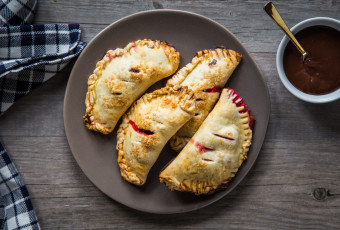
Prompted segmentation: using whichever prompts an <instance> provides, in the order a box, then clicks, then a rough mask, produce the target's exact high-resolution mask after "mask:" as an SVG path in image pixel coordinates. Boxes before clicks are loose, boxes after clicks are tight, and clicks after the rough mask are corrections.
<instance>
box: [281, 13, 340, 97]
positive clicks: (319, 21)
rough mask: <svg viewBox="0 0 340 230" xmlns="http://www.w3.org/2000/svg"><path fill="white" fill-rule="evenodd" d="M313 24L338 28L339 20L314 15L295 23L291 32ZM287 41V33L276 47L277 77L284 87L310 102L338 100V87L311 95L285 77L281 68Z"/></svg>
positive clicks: (339, 91)
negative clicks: (320, 93)
mask: <svg viewBox="0 0 340 230" xmlns="http://www.w3.org/2000/svg"><path fill="white" fill-rule="evenodd" d="M315 25H324V26H329V27H332V28H334V29H337V30H340V20H337V19H334V18H329V17H314V18H309V19H306V20H303V21H301V22H299V23H297V24H296V25H295V26H293V27H292V28H291V31H292V33H293V34H295V33H297V32H299V31H301V30H303V29H305V28H307V27H310V26H315ZM288 42H289V38H288V36H287V35H284V37H283V38H282V40H281V42H280V45H279V47H278V49H277V53H276V68H277V71H278V74H279V77H280V79H281V82H282V83H283V85H284V86H285V87H286V89H287V90H288V91H289V92H290V93H292V94H293V95H294V96H296V97H297V98H299V99H301V100H303V101H306V102H310V103H328V102H332V101H335V100H338V99H339V98H340V89H337V90H336V91H333V92H331V93H328V94H322V95H312V94H307V93H304V92H302V91H301V90H299V89H297V88H296V87H295V86H294V85H293V84H292V83H291V82H290V81H289V80H288V78H287V76H286V74H285V72H284V68H283V54H284V51H285V48H286V46H287V44H288Z"/></svg>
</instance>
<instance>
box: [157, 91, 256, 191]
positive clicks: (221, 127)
mask: <svg viewBox="0 0 340 230" xmlns="http://www.w3.org/2000/svg"><path fill="white" fill-rule="evenodd" d="M253 123H254V119H253V117H252V116H251V114H250V110H248V109H247V108H246V105H245V103H244V101H243V99H242V98H241V97H240V96H239V95H238V94H237V93H236V92H235V91H234V90H232V89H223V92H222V94H221V98H220V100H219V101H218V102H217V104H216V106H215V107H214V109H213V110H212V111H211V113H210V114H209V115H208V117H207V118H206V119H205V121H204V122H203V124H202V125H201V127H200V128H199V130H198V131H197V133H196V134H195V135H194V136H193V137H192V138H191V140H190V141H189V143H188V144H187V145H186V146H185V147H184V149H183V150H182V151H181V152H180V153H179V155H178V156H177V157H176V158H175V160H173V161H172V163H171V164H169V165H168V166H167V167H166V168H165V169H164V170H163V171H162V172H161V173H160V181H161V182H162V183H165V184H166V186H168V188H169V189H171V190H178V191H183V192H184V191H186V192H191V193H195V194H196V195H200V194H210V193H213V192H215V191H216V190H218V189H221V188H225V187H226V186H227V184H228V182H229V181H230V180H231V179H232V178H233V177H234V176H235V174H236V172H237V171H238V169H239V167H240V166H241V164H242V162H243V161H244V160H245V159H246V158H247V153H248V150H249V147H250V145H251V141H252V126H253Z"/></svg>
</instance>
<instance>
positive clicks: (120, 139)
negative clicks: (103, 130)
mask: <svg viewBox="0 0 340 230" xmlns="http://www.w3.org/2000/svg"><path fill="white" fill-rule="evenodd" d="M166 95H178V96H180V97H183V99H182V100H188V101H189V100H193V99H194V98H195V97H194V93H193V91H192V90H190V89H188V87H187V86H175V87H164V88H161V89H158V90H155V91H154V92H152V93H148V94H145V95H144V96H142V97H141V98H140V99H139V100H137V101H136V102H135V103H134V104H133V105H132V106H131V108H130V109H129V111H128V112H127V113H125V114H124V116H123V118H122V123H121V125H120V127H119V129H118V131H117V146H116V149H117V152H118V165H119V168H120V171H121V175H122V177H123V178H124V179H125V180H126V181H128V182H131V183H133V184H136V185H143V184H144V183H145V181H143V180H142V179H141V178H140V177H138V175H137V174H136V173H135V172H134V171H133V170H132V169H131V167H129V166H128V165H127V164H126V161H125V157H124V154H125V152H124V148H123V146H124V138H125V130H126V128H127V127H128V126H129V120H130V116H131V115H132V114H133V113H134V112H135V110H136V108H137V107H138V106H139V104H142V103H149V102H150V101H152V100H154V99H157V98H158V97H162V96H166ZM182 110H183V111H186V112H187V113H189V114H193V112H194V111H190V110H186V108H182Z"/></svg>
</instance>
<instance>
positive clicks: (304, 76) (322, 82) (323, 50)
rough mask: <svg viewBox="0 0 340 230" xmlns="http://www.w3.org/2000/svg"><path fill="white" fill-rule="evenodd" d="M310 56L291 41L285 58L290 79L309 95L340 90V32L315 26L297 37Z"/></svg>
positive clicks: (285, 68)
mask: <svg viewBox="0 0 340 230" xmlns="http://www.w3.org/2000/svg"><path fill="white" fill-rule="evenodd" d="M295 37H296V39H297V40H298V41H299V43H300V44H301V46H302V47H303V48H304V49H305V50H306V52H307V53H308V54H309V55H308V57H307V58H306V60H305V61H302V55H301V53H300V52H299V51H298V50H297V48H295V46H294V45H293V44H292V43H291V42H289V43H288V45H287V47H286V50H285V52H284V55H283V67H284V70H285V73H286V76H287V78H288V80H289V81H290V82H291V83H292V84H293V85H294V86H295V87H296V88H298V89H299V90H301V91H303V92H305V93H308V94H319V95H320V94H327V93H330V92H333V91H335V90H337V89H339V88H340V31H338V30H336V29H333V28H330V27H328V26H312V27H308V28H306V29H303V30H301V31H299V32H298V33H297V34H296V35H295Z"/></svg>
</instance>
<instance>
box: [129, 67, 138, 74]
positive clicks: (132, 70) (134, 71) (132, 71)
mask: <svg viewBox="0 0 340 230" xmlns="http://www.w3.org/2000/svg"><path fill="white" fill-rule="evenodd" d="M129 72H131V73H139V69H135V68H131V69H129Z"/></svg>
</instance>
